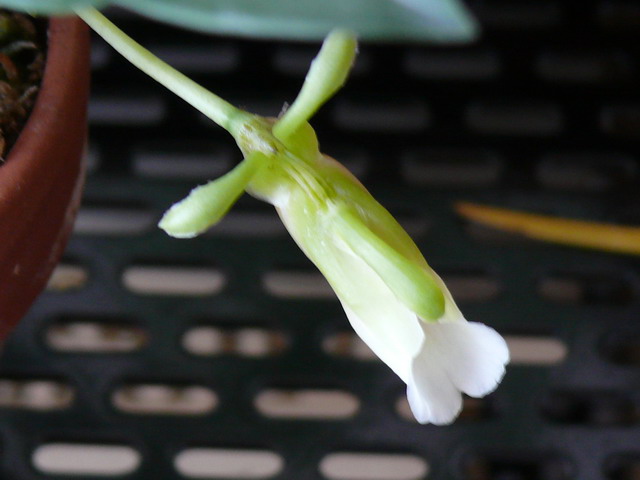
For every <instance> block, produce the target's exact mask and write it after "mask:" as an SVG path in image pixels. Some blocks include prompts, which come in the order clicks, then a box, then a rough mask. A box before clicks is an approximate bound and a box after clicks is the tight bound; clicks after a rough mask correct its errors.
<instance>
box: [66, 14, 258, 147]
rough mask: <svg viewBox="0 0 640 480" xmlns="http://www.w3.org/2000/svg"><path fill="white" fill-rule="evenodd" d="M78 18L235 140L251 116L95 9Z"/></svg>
mask: <svg viewBox="0 0 640 480" xmlns="http://www.w3.org/2000/svg"><path fill="white" fill-rule="evenodd" d="M76 14H77V15H78V16H79V17H80V18H82V19H83V20H84V21H85V22H86V23H87V24H88V25H89V26H90V27H91V28H92V29H93V30H95V32H96V33H97V34H98V35H100V36H101V37H102V38H103V39H104V40H105V41H106V42H107V43H108V44H109V45H111V46H112V47H113V48H114V49H115V50H116V51H118V52H119V53H120V54H121V55H122V56H123V57H125V58H126V59H127V60H129V61H130V62H131V63H132V64H133V65H135V66H136V67H138V68H139V69H140V70H142V71H143V72H144V73H146V74H147V75H149V76H150V77H151V78H153V79H154V80H156V81H158V82H159V83H160V84H162V85H163V86H165V87H167V88H168V89H169V90H171V91H172V92H173V93H175V94H176V95H177V96H179V97H180V98H182V99H183V100H184V101H186V102H187V103H189V104H190V105H192V106H193V107H194V108H196V109H197V110H199V111H200V112H202V113H203V114H204V115H205V116H207V117H208V118H210V119H211V120H213V121H214V122H215V123H217V124H218V125H220V126H221V127H222V128H224V129H225V130H227V131H228V132H229V133H231V134H232V135H233V136H234V137H235V135H236V133H237V129H238V128H239V127H240V126H241V124H242V123H243V120H245V119H247V117H249V116H251V114H249V113H248V112H245V111H243V110H240V109H239V108H236V107H235V106H233V105H231V104H230V103H229V102H227V101H225V100H223V99H222V98H220V97H218V96H217V95H215V94H213V93H211V92H210V91H209V90H207V89H206V88H204V87H202V86H200V85H198V84H197V83H196V82H194V81H193V80H191V79H190V78H189V77H187V76H186V75H184V74H182V73H180V72H179V71H177V70H176V69H175V68H173V67H171V66H170V65H168V64H167V63H165V62H163V61H162V60H160V59H159V58H158V57H156V56H155V55H154V54H153V53H151V52H150V51H149V50H147V49H146V48H144V47H143V46H142V45H140V44H139V43H137V42H136V41H135V40H133V39H132V38H131V37H129V36H128V35H127V34H126V33H124V32H123V31H122V30H120V29H119V28H118V27H116V26H115V25H114V24H113V23H112V22H111V21H109V20H108V19H107V18H106V17H105V16H104V15H102V14H101V13H100V12H99V11H97V10H96V9H95V8H91V7H86V8H79V9H77V10H76Z"/></svg>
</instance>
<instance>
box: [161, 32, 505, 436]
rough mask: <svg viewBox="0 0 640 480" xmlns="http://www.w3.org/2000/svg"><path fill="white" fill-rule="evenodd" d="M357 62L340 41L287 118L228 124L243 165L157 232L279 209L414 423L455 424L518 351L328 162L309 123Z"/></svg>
mask: <svg viewBox="0 0 640 480" xmlns="http://www.w3.org/2000/svg"><path fill="white" fill-rule="evenodd" d="M354 54H355V40H354V38H353V37H352V36H351V35H349V34H347V33H345V32H335V33H333V34H332V35H330V36H329V37H328V39H327V40H326V41H325V44H324V46H323V49H322V51H321V52H320V55H319V57H318V59H316V61H314V63H313V65H312V68H311V70H310V72H309V74H308V76H307V79H306V81H305V84H304V86H303V88H302V91H301V93H300V95H299V96H298V98H297V99H296V101H295V102H294V104H293V105H292V106H291V108H290V109H289V110H288V111H287V112H286V113H285V114H284V115H283V116H282V117H281V118H279V119H277V120H276V119H267V118H263V117H259V116H255V115H250V114H248V113H246V112H242V111H237V112H233V114H232V115H227V117H225V118H227V121H228V123H227V127H228V129H229V130H230V131H231V133H232V134H233V135H234V137H235V138H236V141H237V142H238V145H239V146H240V148H241V150H242V151H243V153H244V156H245V160H243V161H242V162H241V163H240V164H239V165H238V166H237V167H236V168H235V169H234V170H232V171H231V172H229V173H228V174H227V175H225V176H223V177H221V178H219V179H218V180H215V181H213V182H211V183H209V184H207V185H205V186H202V187H198V188H196V189H195V190H193V191H192V192H191V194H190V195H189V197H187V198H186V199H185V200H183V201H182V202H180V203H178V204H176V205H174V206H173V207H172V208H171V209H170V210H169V211H168V212H167V213H166V214H165V216H164V218H163V219H162V221H161V223H160V226H161V227H162V228H163V229H165V230H166V231H167V232H168V233H169V234H171V235H173V236H177V237H192V236H194V235H197V234H199V233H200V232H202V231H203V230H205V229H207V228H209V227H210V226H211V225H213V224H215V223H216V222H217V221H219V220H220V219H221V218H222V216H224V214H225V213H226V212H227V210H228V209H229V208H230V207H231V206H232V204H233V203H234V202H235V200H236V199H237V198H238V197H239V196H240V195H241V194H242V193H243V192H244V191H247V192H248V193H250V194H252V195H254V196H256V197H258V198H260V199H262V200H265V201H267V202H269V203H271V204H273V205H274V206H275V207H276V210H277V211H278V214H279V215H280V217H281V218H282V221H283V222H284V224H285V226H286V227H287V229H288V231H289V232H290V234H291V236H292V237H293V238H294V240H295V241H296V243H297V244H298V245H299V246H300V248H301V249H302V250H303V251H304V253H305V254H306V255H307V256H308V257H309V258H310V259H311V261H312V262H313V263H314V264H315V265H316V266H317V267H318V269H319V270H320V271H321V272H322V273H323V274H324V276H325V277H326V278H327V280H328V281H329V283H330V284H331V286H332V287H333V289H334V291H335V292H336V295H337V296H338V298H339V299H340V302H341V303H342V306H343V307H344V310H345V312H346V315H347V317H348V318H349V321H350V323H351V325H352V326H353V328H354V330H355V331H356V332H357V333H358V335H359V336H360V337H361V338H362V339H363V340H364V341H365V342H366V343H367V344H368V345H369V347H370V348H371V349H372V350H373V351H374V352H375V353H376V354H377V355H378V356H379V357H380V358H381V359H382V360H383V361H384V362H385V363H386V364H387V365H389V367H391V369H392V370H393V371H394V372H395V373H396V374H397V375H398V376H399V377H400V378H401V379H402V380H403V381H404V382H405V383H406V384H407V396H408V399H409V404H410V406H411V409H412V411H413V413H414V415H415V417H416V419H417V420H418V421H419V422H421V423H434V424H438V425H441V424H447V423H450V422H452V421H453V420H454V419H455V418H456V416H457V415H458V413H459V412H460V409H461V407H462V394H463V393H466V394H467V395H470V396H473V397H482V396H484V395H486V394H488V393H490V392H491V391H493V390H494V389H495V388H496V387H497V385H498V383H499V382H500V380H501V379H502V377H503V375H504V373H505V365H506V364H507V363H508V361H509V351H508V349H507V346H506V343H505V341H504V339H503V338H502V337H501V336H500V335H499V334H498V333H496V332H495V330H493V329H491V328H489V327H487V326H485V325H482V324H479V323H473V322H467V321H466V320H465V319H464V317H463V316H462V314H461V313H460V310H459V309H458V307H457V306H456V304H455V302H454V300H453V298H452V297H451V294H450V293H449V291H448V290H447V287H446V286H445V285H444V283H443V282H442V280H441V279H440V277H438V275H436V273H435V272H434V271H433V270H432V269H431V268H430V267H429V265H428V264H427V262H426V261H425V259H424V257H423V256H422V254H421V253H420V251H419V250H418V248H417V246H416V245H415V243H414V242H413V241H412V240H411V238H410V237H409V236H408V235H407V233H406V232H405V231H404V230H403V229H402V227H400V225H399V224H398V223H397V222H396V221H395V219H394V218H393V217H392V216H391V215H390V214H389V212H387V210H385V209H384V208H383V207H382V206H381V205H380V204H379V203H378V202H376V201H375V200H374V198H373V197H372V196H371V195H370V194H369V192H368V191H367V190H366V189H365V188H364V187H363V186H362V185H361V184H360V182H359V181H358V180H357V179H356V178H355V177H354V176H353V175H351V174H350V173H349V172H348V171H347V170H346V169H345V168H344V167H343V166H342V165H340V164H339V163H338V162H336V161H335V160H333V159H331V158H329V157H327V156H325V155H323V154H322V153H320V151H319V148H318V141H317V139H316V136H315V132H314V131H313V129H312V128H311V126H310V125H309V124H308V123H307V121H306V120H307V119H308V118H309V117H310V116H311V115H312V114H313V112H315V110H316V109H317V108H318V107H319V106H320V105H321V104H322V103H323V102H324V101H326V99H327V98H329V97H330V96H331V95H332V94H333V93H334V92H335V91H336V90H337V89H338V88H339V87H340V86H341V85H342V83H343V82H344V79H345V78H346V74H347V73H346V72H347V71H348V69H349V66H350V65H351V62H352V61H353V57H354ZM224 108H226V109H228V110H229V109H230V107H229V106H225V107H224ZM230 111H231V110H230ZM229 118H231V120H233V122H232V121H231V120H229Z"/></svg>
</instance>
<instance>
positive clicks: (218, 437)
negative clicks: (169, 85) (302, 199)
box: [0, 0, 640, 480]
mask: <svg viewBox="0 0 640 480" xmlns="http://www.w3.org/2000/svg"><path fill="white" fill-rule="evenodd" d="M475 8H476V9H477V11H478V12H479V13H480V16H481V19H482V21H483V24H484V25H485V27H486V32H485V36H484V38H483V41H482V42H481V43H479V44H477V45H473V46H470V47H464V48H451V49H445V48H434V47H431V48H426V47H423V46H419V45H372V44H364V45H363V46H362V49H361V50H362V54H361V56H360V60H359V62H358V65H357V66H356V70H355V72H354V75H353V77H352V79H351V80H350V81H349V83H348V86H347V87H346V88H345V89H344V91H343V92H341V93H340V94H339V96H338V97H337V98H336V99H334V100H333V101H332V102H331V103H330V104H329V105H327V106H326V107H325V108H324V109H323V110H322V111H321V112H320V113H319V114H318V116H317V117H316V118H315V119H314V126H316V127H317V130H318V134H319V138H320V140H321V144H322V147H323V150H324V151H325V152H326V153H328V154H331V155H333V156H335V157H336V158H339V159H341V160H342V161H344V162H345V163H346V164H347V165H348V166H349V167H350V168H352V169H353V170H354V171H355V172H356V173H357V174H358V175H359V176H360V178H362V180H363V181H364V182H365V184H366V185H367V186H368V187H369V188H370V189H371V190H372V191H373V193H374V194H375V196H376V197H377V198H378V199H379V200H380V201H381V202H382V203H383V204H385V205H386V206H387V207H388V208H389V209H390V210H391V211H392V212H393V213H394V214H395V215H396V216H397V217H398V218H399V219H400V220H401V222H402V223H403V224H404V225H405V226H406V227H407V228H408V230H409V231H410V232H411V233H412V234H413V235H414V238H415V239H416V240H417V242H418V243H419V245H420V247H421V248H422V249H423V251H424V252H425V255H426V256H427V258H428V260H429V261H430V263H431V264H432V265H434V267H435V268H436V269H437V270H438V271H439V272H441V273H442V275H443V276H444V277H445V279H446V280H447V281H448V283H449V285H450V286H451V288H452V290H453V291H454V294H455V296H456V297H457V299H458V300H459V303H460V305H461V308H462V309H463V311H464V312H465V314H466V316H467V317H468V318H469V319H473V320H478V321H482V322H485V323H487V324H489V325H492V326H494V327H495V328H497V329H498V330H499V331H500V332H502V333H503V334H505V335H506V336H507V338H508V339H509V343H510V346H511V348H512V354H513V363H512V365H511V366H510V367H509V370H508V373H507V376H506V378H505V380H504V383H503V384H502V386H501V387H500V388H499V390H498V391H497V392H496V393H495V394H493V395H491V396H490V397H488V398H486V399H484V400H480V401H477V400H473V401H471V400H469V401H467V402H466V403H465V410H464V412H463V414H462V416H461V418H460V419H459V420H458V421H457V422H456V423H455V424H454V425H452V426H450V427H434V426H420V425H418V424H417V423H415V422H414V421H412V420H411V418H410V415H409V414H408V410H407V405H406V401H405V399H404V388H403V384H402V382H401V381H400V380H399V379H398V378H396V377H395V376H394V375H393V374H392V373H391V372H390V371H389V370H388V369H387V367H385V366H384V365H383V364H381V363H379V362H378V361H377V360H375V359H373V358H371V355H370V353H369V352H368V351H367V350H366V348H365V347H364V346H363V345H362V344H361V343H360V342H359V341H357V340H356V339H355V337H354V336H353V334H352V333H351V331H350V329H349V326H348V323H347V321H346V319H345V317H344V314H343V312H342V311H341V309H340V306H339V304H338V302H337V301H336V300H335V298H334V296H333V294H332V293H331V292H330V291H329V289H328V288H327V286H326V284H325V283H324V281H323V280H322V278H321V277H320V276H319V275H318V274H317V273H316V272H315V271H314V269H313V268H312V266H311V264H310V263H309V262H308V261H307V260H306V259H305V258H304V257H303V255H302V254H301V253H300V252H299V250H298V249H297V247H295V245H294V243H293V242H292V241H291V240H290V239H289V238H288V237H287V235H286V232H285V231H284V229H283V228H282V226H281V225H280V223H279V220H278V219H277V217H276V215H275V213H274V212H273V211H271V210H270V209H269V208H267V206H265V205H262V204H260V203H258V202H257V201H254V200H252V199H250V198H243V199H242V200H241V201H240V204H239V205H238V206H237V207H235V208H234V209H233V211H232V213H231V214H230V216H229V218H228V219H226V220H225V221H224V222H223V223H222V224H221V225H220V226H219V227H216V228H215V229H214V230H212V231H211V232H210V233H208V234H207V235H206V236H204V237H201V238H197V239H194V240H189V241H185V240H180V241H179V240H174V239H171V238H168V237H167V236H165V235H164V234H163V233H162V232H161V231H159V230H158V229H157V228H156V227H155V222H156V221H157V220H158V218H159V217H160V215H161V213H162V212H163V210H164V209H166V208H167V207H168V206H169V205H170V204H171V203H172V202H174V201H176V200H178V199H180V198H182V197H183V196H184V195H185V194H186V193H187V192H188V191H189V189H190V188H192V187H193V186H194V185H195V184H198V183H203V182H204V181H205V180H207V179H210V178H214V177H216V176H218V175H220V174H221V173H223V172H224V171H226V170H227V169H228V168H230V167H231V166H232V165H233V163H234V162H235V161H237V160H239V153H238V152H237V150H236V149H235V147H234V145H233V143H232V140H231V139H230V138H229V137H227V136H226V134H224V133H223V132H222V131H221V129H219V128H216V127H215V126H213V125H211V124H210V123H208V122H207V121H205V120H204V119H203V118H201V117H200V116H199V115H198V114H197V113H194V112H193V111H192V110H191V109H190V108H189V107H187V106H185V105H184V104H182V103H181V102H180V101H179V100H177V99H175V98H173V97H172V96H171V95H169V94H167V93H166V92H164V91H163V90H162V88H161V87H159V86H157V85H155V84H154V83H153V82H152V81H150V80H148V79H147V78H145V77H144V76H143V75H142V74H140V73H139V72H136V71H135V70H134V69H133V68H132V67H130V66H128V65H127V64H126V63H125V62H124V61H123V60H122V59H120V58H118V57H117V56H116V55H115V54H114V53H113V52H111V51H110V50H109V49H108V48H106V47H105V46H104V45H103V44H101V43H100V42H96V44H95V50H94V88H93V100H92V105H91V109H90V110H91V149H90V150H91V151H90V166H91V168H90V170H91V173H90V176H89V179H88V185H87V189H86V194H85V201H84V207H83V209H82V211H81V213H80V217H79V219H78V223H77V231H76V234H75V236H74V237H73V239H72V240H71V243H70V245H69V247H68V250H67V253H66V257H65V259H64V261H63V263H62V265H61V266H60V267H59V269H58V270H57V272H56V275H55V276H54V278H53V280H52V282H51V285H50V288H49V290H48V291H47V292H46V293H45V294H44V295H43V296H42V297H41V298H40V300H39V301H38V303H37V304H36V305H35V306H34V307H33V308H32V310H31V311H30V312H29V315H28V316H27V318H25V319H24V321H23V322H22V324H21V325H20V326H19V328H18V330H17V331H16V332H15V335H14V336H13V337H12V339H11V341H10V342H9V343H8V344H7V345H6V349H5V351H4V352H3V356H2V362H1V367H0V436H1V441H0V471H1V472H2V478H3V479H8V480H32V479H48V478H53V479H62V478H64V479H75V478H83V479H84V478H94V477H99V478H105V479H115V478H125V479H128V478H130V479H134V478H135V479H140V480H147V479H149V480H150V479H154V480H158V479H162V480H165V479H166V480H172V479H176V480H177V479H180V480H183V479H185V478H216V479H219V478H221V479H230V478H242V479H247V478H274V479H331V480H334V479H340V480H342V479H344V480H414V479H422V478H429V479H433V480H445V479H465V480H489V479H491V480H534V479H535V480H543V479H544V480H568V479H581V480H604V479H608V480H614V479H615V480H623V479H624V480H631V479H637V478H640V477H639V474H638V472H640V398H639V393H640V391H639V387H640V353H639V352H640V324H639V317H640V306H639V303H638V298H639V296H638V289H639V286H640V285H639V278H638V275H639V262H638V260H637V259H634V258H628V257H622V256H615V255H608V254H602V253H596V252H590V251H580V250H574V249H570V248H565V247H560V246H553V245H547V244H539V243H533V242H527V241H523V240H521V239H518V238H514V237H510V236H505V235H502V234H498V233H496V232H492V231H489V230H486V229H482V228H479V227H477V226H474V225H469V224H466V223H464V222H462V221H461V220H460V219H458V218H456V217H455V216H454V214H453V213H452V210H451V205H452V202H453V201H455V200H460V199H464V200H472V201H480V202H487V203H492V204H497V205H502V206H507V207H514V208H523V209H527V210H531V211H538V212H546V213H553V214H558V215H562V216H570V217H577V218H588V219H595V220H608V221H617V222H624V223H629V224H638V223H639V220H640V202H639V201H638V196H637V190H638V185H639V183H638V180H639V177H638V168H639V166H640V164H639V160H638V146H639V140H640V98H639V96H638V81H639V80H640V76H639V74H638V69H639V63H638V62H639V58H640V57H639V55H638V54H639V47H638V45H639V43H638V40H639V36H638V34H639V32H640V28H639V27H640V21H639V20H640V11H639V9H638V6H637V4H635V3H632V2H627V3H622V2H616V1H613V0H612V1H585V2H580V3H579V4H576V5H575V6H573V4H572V3H571V4H570V3H569V2H565V3H559V2H549V1H536V2H525V1H523V0H517V1H516V0H512V1H508V2H497V1H491V2H489V1H486V2H477V3H476V5H475ZM116 18H117V20H118V21H119V23H120V24H121V25H122V27H124V28H125V30H127V31H129V32H130V33H132V34H134V36H135V37H136V38H138V39H139V40H140V41H141V42H142V43H143V44H145V45H147V46H149V47H150V48H151V49H152V50H154V51H155V52H157V53H158V54H160V55H161V56H162V57H164V58H166V59H167V60H169V61H170V62H171V63H173V64H174V65H175V66H177V67H178V68H180V69H182V70H183V71H185V73H187V74H188V75H190V76H192V77H193V78H195V79H196V80H197V81H199V82H202V83H203V84H204V85H205V86H207V87H209V88H211V89H212V90H214V91H216V92H217V93H219V94H220V95H222V96H223V97H225V98H228V99H230V100H232V101H234V102H236V103H237V104H240V105H244V106H247V107H249V108H252V109H254V110H256V111H258V112H260V113H265V114H266V113H268V114H271V115H274V114H277V113H278V112H279V111H280V109H281V107H282V104H283V103H284V102H286V101H291V100H292V99H293V98H294V96H295V94H296V92H297V89H298V88H299V85H300V84H301V81H302V78H303V75H304V73H305V71H306V68H307V65H308V61H309V60H310V59H311V58H312V57H313V55H314V54H315V52H316V49H317V45H303V44H292V43H288V44H278V43H269V42H250V41H243V40H234V39H229V38H211V37H205V36H199V35H197V34H193V33H187V32H184V31H179V30H174V29H171V28H168V27H166V26H160V25H157V24H153V23H151V22H149V21H146V20H142V19H139V18H135V17H130V16H126V15H122V14H117V15H116Z"/></svg>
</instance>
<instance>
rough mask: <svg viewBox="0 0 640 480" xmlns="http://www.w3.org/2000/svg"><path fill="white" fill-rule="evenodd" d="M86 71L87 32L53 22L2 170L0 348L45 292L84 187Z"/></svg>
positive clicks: (78, 25) (75, 24)
mask: <svg viewBox="0 0 640 480" xmlns="http://www.w3.org/2000/svg"><path fill="white" fill-rule="evenodd" d="M89 71H90V70H89V32H88V29H87V27H86V25H85V24H84V23H83V22H82V21H80V20H79V19H77V18H71V17H65V18H57V19H52V20H51V21H50V22H49V43H48V47H47V62H46V66H45V70H44V77H43V81H42V86H41V90H40V92H39V94H38V98H37V100H36V104H35V107H34V109H33V111H32V112H31V115H30V117H29V119H28V121H27V123H26V125H25V127H24V129H23V130H22V132H21V134H20V136H19V138H18V141H17V143H16V144H15V145H14V147H13V149H12V150H11V152H10V154H9V156H8V158H7V161H6V163H5V164H4V165H2V166H0V342H2V341H3V340H4V339H5V338H6V336H7V335H8V333H9V332H10V331H11V330H12V329H13V327H14V326H15V324H16V323H17V322H18V321H19V320H20V318H21V317H22V316H23V315H24V314H25V312H26V311H27V309H28V308H29V306H30V305H31V303H32V302H33V301H34V300H35V298H36V296H37V295H38V294H39V293H40V292H41V291H42V290H43V289H44V287H45V286H46V283H47V280H48V278H49V276H50V274H51V272H52V270H53V268H54V267H55V265H56V263H57V262H58V260H59V259H60V256H61V254H62V252H63V249H64V247H65V244H66V242H67V239H68V237H69V234H70V232H71V229H72V226H73V221H74V218H75V215H76V212H77V210H78V205H79V202H80V195H81V190H82V185H83V174H84V172H83V162H82V159H83V152H84V148H85V141H86V133H87V100H88V94H89Z"/></svg>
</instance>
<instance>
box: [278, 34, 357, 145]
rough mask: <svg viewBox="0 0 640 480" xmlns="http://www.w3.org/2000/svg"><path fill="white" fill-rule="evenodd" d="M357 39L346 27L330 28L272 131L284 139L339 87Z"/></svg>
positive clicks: (348, 66)
mask: <svg viewBox="0 0 640 480" xmlns="http://www.w3.org/2000/svg"><path fill="white" fill-rule="evenodd" d="M357 48H358V42H357V39H356V37H355V35H354V34H353V33H352V32H350V31H347V30H333V31H332V32H331V33H330V34H329V36H328V37H327V38H326V40H325V41H324V43H323V44H322V49H321V50H320V53H319V54H318V56H317V57H316V58H315V60H314V61H313V63H312V64H311V68H310V69H309V73H307V76H306V78H305V80H304V84H303V85H302V89H301V90H300V93H299V94H298V97H297V98H296V99H295V101H294V102H293V104H292V105H291V107H289V109H288V110H287V111H286V112H285V114H284V115H283V116H282V117H281V118H280V119H279V120H278V121H277V122H276V123H275V125H274V126H273V134H274V136H275V137H276V138H278V139H279V140H281V141H283V142H285V141H286V139H287V138H288V137H290V136H291V135H292V134H294V133H295V132H296V130H298V128H300V126H301V125H302V124H303V123H304V122H306V121H307V120H309V119H310V118H311V116H312V115H313V114H314V113H315V112H316V111H317V110H318V108H320V107H321V106H322V104H323V103H325V102H326V101H327V100H329V99H330V98H331V97H332V96H333V95H334V94H335V93H336V92H337V91H338V89H340V87H342V85H343V84H344V82H345V81H346V79H347V76H348V75H349V71H350V70H351V66H352V65H353V61H354V59H355V56H356V51H357Z"/></svg>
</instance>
